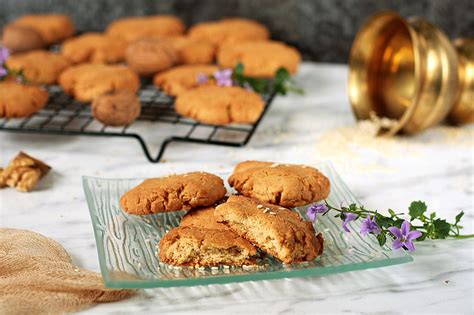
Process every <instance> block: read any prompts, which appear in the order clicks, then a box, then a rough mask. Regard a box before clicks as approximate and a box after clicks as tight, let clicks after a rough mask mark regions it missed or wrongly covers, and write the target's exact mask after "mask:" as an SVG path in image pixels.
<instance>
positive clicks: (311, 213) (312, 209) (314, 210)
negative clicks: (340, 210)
mask: <svg viewBox="0 0 474 315" xmlns="http://www.w3.org/2000/svg"><path fill="white" fill-rule="evenodd" d="M326 211H328V208H327V207H326V205H325V204H318V205H317V204H314V205H311V206H309V207H308V209H306V214H307V215H308V218H309V219H310V220H311V221H312V222H314V220H316V214H318V213H324V212H326Z"/></svg>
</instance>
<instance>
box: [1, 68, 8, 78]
mask: <svg viewBox="0 0 474 315" xmlns="http://www.w3.org/2000/svg"><path fill="white" fill-rule="evenodd" d="M7 74H8V71H7V69H5V68H3V67H0V78H2V77H4V76H6V75H7Z"/></svg>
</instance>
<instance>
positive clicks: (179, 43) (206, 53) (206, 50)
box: [166, 36, 216, 65]
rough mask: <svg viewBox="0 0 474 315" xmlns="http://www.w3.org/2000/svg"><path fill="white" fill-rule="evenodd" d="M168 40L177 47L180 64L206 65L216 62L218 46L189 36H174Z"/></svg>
mask: <svg viewBox="0 0 474 315" xmlns="http://www.w3.org/2000/svg"><path fill="white" fill-rule="evenodd" d="M166 40H167V41H168V42H169V43H170V44H171V45H172V46H173V48H174V49H175V51H176V55H177V57H178V63H180V64H185V65H204V64H211V63H213V62H214V58H215V56H216V48H215V47H214V45H212V44H210V43H208V42H203V41H197V40H194V39H192V38H190V37H187V36H173V37H168V38H166Z"/></svg>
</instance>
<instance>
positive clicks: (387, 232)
mask: <svg viewBox="0 0 474 315" xmlns="http://www.w3.org/2000/svg"><path fill="white" fill-rule="evenodd" d="M329 212H335V215H334V217H336V218H340V219H341V221H342V224H341V226H342V228H343V229H344V230H345V231H346V232H351V231H350V229H349V226H348V223H349V222H351V221H355V220H359V219H361V220H362V221H361V230H360V231H359V233H361V234H362V235H368V234H373V235H375V236H376V237H377V240H378V242H379V244H380V246H383V245H385V243H386V242H387V238H388V237H391V238H392V239H393V243H392V248H393V249H400V248H405V249H407V250H409V251H414V250H415V246H414V245H413V241H415V240H416V241H418V242H420V241H424V240H425V239H427V238H429V239H445V238H447V237H452V238H471V237H474V234H468V235H462V234H460V230H461V229H462V228H463V227H462V226H461V225H460V224H459V223H460V221H461V218H462V217H463V215H464V211H461V212H459V213H458V214H457V215H456V216H455V218H454V223H449V222H447V221H446V220H445V219H441V218H438V217H437V215H436V212H431V213H429V214H428V207H427V205H426V204H425V203H424V202H423V201H413V202H412V203H411V204H410V207H409V208H408V216H409V219H406V218H404V216H405V213H403V212H401V213H396V212H395V211H393V210H392V209H388V213H389V215H383V214H381V213H380V212H378V211H372V210H368V209H366V208H364V206H361V205H357V204H355V203H353V204H350V205H349V206H347V207H346V206H343V205H341V206H340V207H337V206H334V205H331V204H329V202H328V201H327V200H326V201H325V202H324V204H314V205H311V206H310V207H308V209H307V210H306V213H307V215H308V218H309V219H310V220H311V221H315V220H316V218H317V214H321V215H327V214H328V213H329ZM411 229H413V230H411Z"/></svg>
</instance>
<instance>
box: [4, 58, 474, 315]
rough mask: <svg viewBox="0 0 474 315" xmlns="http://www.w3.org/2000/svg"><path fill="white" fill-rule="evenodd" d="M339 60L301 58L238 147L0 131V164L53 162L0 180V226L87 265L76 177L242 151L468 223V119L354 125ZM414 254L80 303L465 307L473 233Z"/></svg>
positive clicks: (229, 156) (220, 309) (361, 195)
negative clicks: (372, 132)
mask: <svg viewBox="0 0 474 315" xmlns="http://www.w3.org/2000/svg"><path fill="white" fill-rule="evenodd" d="M346 77H347V67H346V66H344V65H327V64H315V63H305V64H304V65H303V66H302V69H301V71H300V73H299V74H298V76H297V80H298V81H299V82H300V83H301V85H303V87H304V88H305V90H306V94H305V95H304V96H295V95H292V96H288V97H277V98H276V99H275V101H274V103H273V104H272V107H271V108H270V110H269V112H268V113H267V115H266V116H265V118H264V119H263V121H262V123H261V125H260V126H259V128H258V130H257V132H256V134H255V135H254V137H253V138H252V140H251V141H250V143H249V144H248V145H247V146H246V147H244V148H228V147H216V146H208V145H199V144H195V145H191V144H183V143H180V144H171V145H170V146H169V147H168V149H167V151H166V153H165V156H164V159H165V162H164V163H160V164H151V163H149V162H148V161H147V160H146V159H145V156H144V155H143V152H142V151H141V148H140V147H139V145H138V143H137V142H136V141H135V140H133V139H121V138H118V139H117V138H90V137H89V138H88V137H68V136H51V135H48V136H47V135H26V134H13V133H6V132H2V133H0V165H5V164H6V163H7V162H8V161H9V160H10V158H11V157H13V156H14V155H15V154H16V153H17V152H18V151H19V150H24V151H26V152H28V153H30V154H32V155H33V156H35V157H38V158H40V159H42V160H44V161H46V162H47V163H48V164H50V165H51V166H52V167H53V169H54V171H53V172H52V173H51V174H50V175H48V176H47V177H46V178H45V179H44V180H42V182H41V183H40V185H39V187H38V189H37V190H36V191H34V192H32V193H28V194H21V193H18V192H16V191H14V190H13V189H3V190H0V226H4V227H15V228H23V229H29V230H32V231H35V232H38V233H41V234H44V235H46V236H48V237H51V238H53V239H55V240H57V241H59V242H60V243H61V244H62V245H63V246H64V247H65V248H66V249H67V250H68V252H69V253H70V254H71V255H72V257H73V259H74V262H75V263H76V265H79V266H82V267H85V268H89V269H91V270H95V271H99V262H98V258H97V251H96V245H95V240H94V235H93V231H92V225H91V221H90V217H89V213H88V210H87V205H86V202H85V197H84V193H83V191H82V185H81V176H82V175H92V176H100V177H146V176H151V175H152V174H153V173H154V172H158V171H163V170H166V171H169V172H180V171H184V170H193V169H194V170H210V171H228V170H230V169H231V168H232V165H234V164H235V163H237V162H239V161H242V160H246V159H263V160H278V162H292V163H305V164H309V165H311V164H315V163H318V162H320V161H324V160H329V161H331V162H332V163H333V164H334V166H335V168H336V170H337V171H338V172H339V173H340V175H341V176H342V178H343V179H344V180H345V181H346V183H347V184H348V186H349V187H350V189H351V190H352V191H353V192H354V194H355V195H356V197H357V198H358V199H359V200H360V202H361V203H363V204H364V205H365V206H366V207H369V208H378V209H386V208H388V207H391V208H393V209H399V210H401V211H403V210H406V208H407V207H408V205H409V203H410V202H411V201H412V200H419V199H421V200H424V201H426V202H427V204H428V205H429V208H430V209H431V210H436V211H437V213H438V214H439V215H440V216H442V217H446V218H448V219H451V218H453V217H454V215H455V214H456V213H457V211H459V210H461V209H463V210H464V211H465V212H466V215H465V219H464V226H465V232H467V233H473V222H474V220H473V203H474V202H473V201H474V198H473V195H474V184H473V178H474V177H473V171H474V146H473V141H472V140H473V138H474V137H473V135H474V133H473V129H474V128H472V126H470V127H464V128H462V129H453V128H447V127H441V128H435V129H432V130H430V131H428V132H425V133H423V134H421V135H419V136H416V137H414V138H410V139H393V140H380V139H376V140H371V139H370V138H368V137H365V138H364V137H362V136H361V135H360V134H359V132H358V131H357V129H356V128H354V124H355V122H354V119H353V116H352V113H351V111H350V106H349V103H348V100H347V96H346V95H347V91H346V90H347V87H346ZM413 257H414V262H412V263H408V264H403V265H398V266H392V267H385V268H380V269H370V270H364V271H357V272H349V273H344V274H335V275H330V276H323V277H307V278H298V279H284V280H272V281H258V282H245V283H233V284H226V285H210V286H196V287H188V288H168V289H150V290H144V291H142V292H141V293H140V294H139V295H138V296H137V297H135V298H132V299H130V300H127V301H123V302H118V303H112V304H103V305H98V306H96V307H94V308H91V309H89V310H86V311H85V312H86V313H100V314H102V313H114V314H117V313H132V312H146V313H161V314H163V313H192V314H196V313H216V314H217V313H218V314H222V313H246V314H253V313H256V312H259V313H269V314H277V313H313V314H314V313H316V312H318V313H342V312H349V313H352V312H354V313H379V312H390V313H398V312H413V313H422V312H426V313H466V314H472V313H473V311H474V309H473V301H474V272H473V267H474V240H472V239H469V240H443V241H426V242H423V243H421V244H417V250H416V252H415V253H414V254H413Z"/></svg>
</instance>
